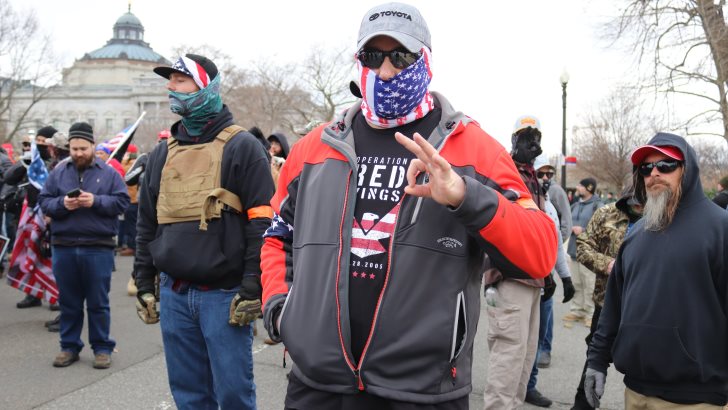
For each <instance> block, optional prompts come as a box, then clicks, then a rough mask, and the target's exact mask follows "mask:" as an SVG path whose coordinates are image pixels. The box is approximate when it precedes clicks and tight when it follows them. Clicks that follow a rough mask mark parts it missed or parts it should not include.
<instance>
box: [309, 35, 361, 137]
mask: <svg viewBox="0 0 728 410" xmlns="http://www.w3.org/2000/svg"><path fill="white" fill-rule="evenodd" d="M352 56H353V53H352V52H351V50H350V49H349V48H348V47H346V48H340V49H339V50H328V49H326V48H324V47H323V46H314V47H312V48H311V53H310V57H309V58H308V60H306V62H305V64H304V65H303V66H302V67H301V80H302V82H303V88H305V89H308V90H309V91H310V92H311V94H312V96H313V101H314V103H315V105H316V107H315V109H314V110H313V112H306V111H305V110H300V114H301V116H302V117H303V118H304V120H305V122H306V123H308V122H310V121H316V120H325V121H328V120H331V119H332V118H334V114H336V110H338V109H340V108H342V107H344V106H347V105H350V104H352V103H353V102H354V101H355V97H354V96H353V95H352V94H351V91H350V90H349V81H350V80H351V78H352V73H353V70H354V58H353V57H352Z"/></svg>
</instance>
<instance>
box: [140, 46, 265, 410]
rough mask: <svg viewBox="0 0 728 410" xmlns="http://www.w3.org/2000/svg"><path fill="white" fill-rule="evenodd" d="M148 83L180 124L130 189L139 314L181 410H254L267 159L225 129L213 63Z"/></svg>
mask: <svg viewBox="0 0 728 410" xmlns="http://www.w3.org/2000/svg"><path fill="white" fill-rule="evenodd" d="M154 72H155V73H156V74H158V75H160V76H162V77H164V78H166V79H167V80H168V82H167V90H168V92H169V103H170V109H171V111H172V112H173V113H175V114H177V115H179V116H181V117H182V119H181V120H180V121H178V122H176V123H175V124H174V125H172V128H171V134H172V135H171V136H170V137H169V138H168V139H167V140H166V141H164V142H160V143H159V144H157V145H156V146H155V147H154V149H153V150H152V152H151V153H150V154H149V158H148V160H147V164H146V168H145V175H144V179H143V180H142V181H141V186H140V188H139V215H138V221H137V248H136V255H135V256H136V258H135V262H134V270H135V273H136V274H135V283H136V287H137V303H136V307H137V314H138V316H139V318H140V319H141V320H142V321H143V322H144V323H146V324H154V323H157V322H159V323H160V324H161V330H162V340H163V343H164V353H165V358H166V362H167V374H168V378H169V385H170V389H171V391H172V396H173V397H174V401H175V403H176V405H177V407H178V408H179V409H200V408H206V409H212V408H221V409H254V408H255V383H254V381H253V354H252V344H253V326H252V325H253V321H254V320H255V319H257V318H258V317H259V315H260V313H261V301H260V300H261V285H260V246H261V243H262V242H263V233H264V232H265V229H266V228H267V227H268V226H269V225H270V221H271V216H272V211H271V208H270V204H269V203H270V198H271V197H272V196H273V179H272V178H271V174H270V167H269V161H268V156H267V155H266V153H265V150H264V149H263V146H262V145H261V144H260V143H259V142H258V141H257V140H256V139H255V137H254V136H253V135H251V134H250V133H248V132H247V131H245V130H244V129H243V128H242V127H240V126H237V125H235V124H234V120H233V116H232V114H231V113H230V111H229V110H228V108H227V106H225V105H224V104H223V101H222V98H221V96H220V84H221V81H222V79H221V75H220V73H219V72H218V69H217V67H216V66H215V64H214V63H213V62H212V61H211V60H210V59H208V58H206V57H204V56H200V55H197V54H186V55H183V56H181V57H179V58H178V59H177V61H176V62H175V63H174V64H173V65H172V66H171V67H157V68H155V69H154ZM157 272H161V273H160V274H159V300H161V304H160V308H161V309H160V310H159V311H158V310H157V302H158V299H157V298H156V297H155V277H156V276H157Z"/></svg>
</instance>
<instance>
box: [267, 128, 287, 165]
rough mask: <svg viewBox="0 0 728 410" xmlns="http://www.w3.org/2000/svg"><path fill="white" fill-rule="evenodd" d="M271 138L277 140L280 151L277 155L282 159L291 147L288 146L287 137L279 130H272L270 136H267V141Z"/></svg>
mask: <svg viewBox="0 0 728 410" xmlns="http://www.w3.org/2000/svg"><path fill="white" fill-rule="evenodd" d="M271 140H275V141H278V143H279V144H281V150H282V152H281V154H280V155H278V156H279V157H282V158H284V159H285V158H288V153H289V152H290V151H291V148H290V147H289V146H288V138H286V136H285V135H283V134H282V133H280V132H274V133H273V134H271V136H270V137H268V141H271Z"/></svg>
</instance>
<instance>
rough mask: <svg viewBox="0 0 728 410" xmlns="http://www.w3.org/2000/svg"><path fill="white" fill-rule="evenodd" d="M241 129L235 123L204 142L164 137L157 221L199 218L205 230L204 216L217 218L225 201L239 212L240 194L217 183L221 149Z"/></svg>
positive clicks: (186, 220) (201, 227) (218, 180)
mask: <svg viewBox="0 0 728 410" xmlns="http://www.w3.org/2000/svg"><path fill="white" fill-rule="evenodd" d="M242 130H243V128H242V127H240V126H238V125H231V126H229V127H227V128H225V129H224V130H222V131H221V132H220V133H219V134H218V135H217V136H216V137H215V139H214V140H212V141H210V142H208V143H205V144H194V145H180V144H179V142H178V141H177V140H176V139H175V138H169V139H168V140H167V150H168V152H167V160H166V162H165V163H164V168H163V169H162V180H161V182H160V186H159V198H158V199H157V223H159V224H172V223H179V222H189V221H196V220H199V221H200V230H201V231H204V230H207V220H209V219H214V218H220V215H221V213H222V209H223V207H224V206H225V205H227V206H229V207H230V208H232V209H234V210H236V211H237V212H238V213H241V214H242V212H243V207H242V205H241V204H240V198H238V196H237V195H235V194H234V193H232V192H230V191H228V190H227V189H224V188H222V187H221V186H220V185H221V182H220V174H221V173H222V153H223V149H224V148H225V144H226V143H227V142H228V141H229V140H230V138H232V136H233V135H235V134H237V133H238V132H240V131H242Z"/></svg>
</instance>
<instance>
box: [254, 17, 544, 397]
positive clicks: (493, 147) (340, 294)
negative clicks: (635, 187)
mask: <svg viewBox="0 0 728 410" xmlns="http://www.w3.org/2000/svg"><path fill="white" fill-rule="evenodd" d="M431 54H432V47H431V41H430V31H429V29H428V28H427V24H426V23H425V20H424V19H423V18H422V15H421V14H420V12H419V11H418V10H417V9H416V8H414V7H412V6H410V5H407V4H402V3H387V4H383V5H380V6H376V7H374V8H372V9H371V10H369V11H367V12H366V13H365V14H364V18H363V19H362V21H361V26H360V29H359V36H358V39H357V53H356V58H357V70H358V85H359V86H360V88H359V89H356V90H354V89H352V91H360V97H361V100H359V101H357V102H356V103H354V104H353V105H352V106H351V107H349V108H348V109H347V110H345V111H344V112H342V113H340V114H339V115H337V116H336V118H334V120H333V122H331V123H329V124H324V125H321V126H318V127H315V128H314V129H312V130H311V131H310V132H308V133H307V135H305V136H304V137H303V138H301V139H300V140H299V141H298V142H297V143H296V145H294V146H293V148H292V149H291V152H290V153H289V155H288V156H287V159H286V163H285V164H284V165H283V167H282V169H281V174H280V178H279V180H278V188H277V192H276V194H275V195H274V196H273V198H272V199H271V206H272V208H273V210H274V218H273V223H272V224H271V226H270V228H269V229H268V230H267V231H266V233H265V235H264V238H265V244H264V245H263V247H262V249H261V269H262V271H263V273H262V283H263V305H264V315H265V316H264V321H265V326H266V329H267V330H268V334H269V336H270V338H271V340H272V341H282V342H283V343H285V346H286V348H287V350H288V352H289V353H290V355H291V357H292V358H293V361H294V363H295V365H294V366H293V370H292V371H291V374H290V378H289V383H288V391H287V394H286V401H285V408H286V409H317V410H338V409H347V410H349V409H355V410H356V409H396V410H403V409H409V410H424V409H428V410H445V409H467V408H468V401H469V399H468V395H469V394H470V392H471V391H472V377H471V376H472V375H471V371H472V360H473V356H472V355H473V343H474V339H475V331H474V330H475V327H476V324H477V323H478V315H479V313H480V298H481V296H480V293H481V291H482V288H481V278H482V275H483V272H484V271H485V270H486V268H487V266H486V261H492V266H493V267H496V268H498V269H499V270H500V272H501V273H502V275H503V276H504V277H516V278H529V277H535V278H538V277H544V276H546V275H547V274H548V273H549V271H550V270H551V268H552V267H553V265H554V263H555V259H556V235H555V234H554V230H553V229H554V228H553V223H552V222H551V221H550V220H549V218H548V216H546V214H545V213H543V212H539V211H538V208H537V207H536V205H535V203H534V202H533V200H532V199H531V195H530V193H529V191H528V189H527V188H526V187H525V185H524V184H523V182H522V180H521V178H520V176H519V175H518V172H517V171H516V168H515V166H514V165H513V163H512V161H511V160H510V156H509V155H508V153H507V152H505V150H504V148H503V146H502V145H500V144H499V143H498V142H497V141H496V140H495V139H493V138H492V137H491V136H489V135H488V134H486V133H485V132H484V131H483V130H482V129H481V128H480V126H479V125H478V123H477V122H475V121H473V120H472V119H470V118H469V117H467V116H466V115H464V114H463V113H461V112H459V111H457V110H455V109H454V108H453V107H452V106H451V104H450V103H449V102H448V101H447V100H446V99H445V97H444V96H442V95H441V94H439V93H436V92H434V91H430V87H429V86H430V80H431V78H432V69H431V67H430V63H431V61H432V55H431ZM434 147H438V149H437V150H436V149H435V148H434ZM425 175H427V176H425ZM486 184H487V185H486ZM496 215H498V217H497V218H496V217H495V216H496ZM531 241H532V242H533V243H531ZM294 244H295V245H294ZM294 248H295V251H294ZM523 249H528V250H529V252H528V255H527V256H526V257H524V256H523V252H522V250H523ZM486 254H487V255H488V256H489V258H488V257H486ZM516 262H517V263H516ZM294 289H295V290H294ZM505 297H507V295H505V294H504V298H505ZM501 303H507V300H506V299H503V301H502V302H501Z"/></svg>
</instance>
